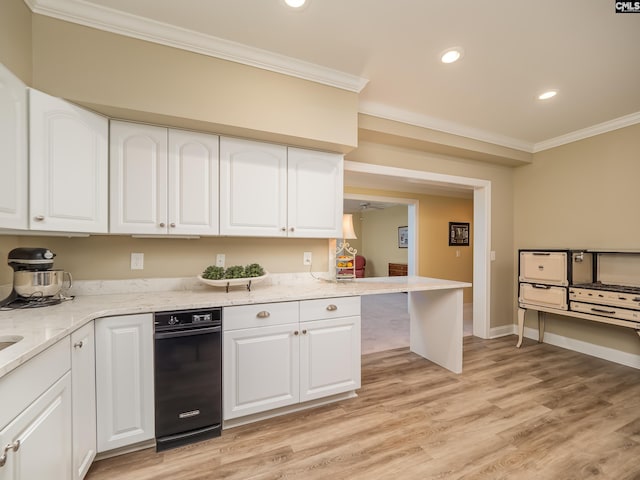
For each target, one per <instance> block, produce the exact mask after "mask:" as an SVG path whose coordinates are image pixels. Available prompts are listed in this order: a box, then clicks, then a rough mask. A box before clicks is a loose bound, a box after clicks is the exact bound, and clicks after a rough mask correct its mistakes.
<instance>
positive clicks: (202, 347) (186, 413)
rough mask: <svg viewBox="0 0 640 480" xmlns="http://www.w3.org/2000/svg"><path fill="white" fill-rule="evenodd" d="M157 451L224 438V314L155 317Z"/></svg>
mask: <svg viewBox="0 0 640 480" xmlns="http://www.w3.org/2000/svg"><path fill="white" fill-rule="evenodd" d="M154 323H155V328H154V360H155V366H154V368H155V427H156V450H157V451H162V450H167V449H169V448H174V447H179V446H182V445H186V444H188V443H192V442H197V441H200V440H204V439H207V438H213V437H217V436H220V434H221V431H222V338H221V337H222V331H221V330H222V308H210V309H207V310H198V311H195V310H184V311H179V312H161V313H157V314H156V315H155V322H154Z"/></svg>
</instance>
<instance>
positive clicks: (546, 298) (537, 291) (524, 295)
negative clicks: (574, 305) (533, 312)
mask: <svg viewBox="0 0 640 480" xmlns="http://www.w3.org/2000/svg"><path fill="white" fill-rule="evenodd" d="M518 302H520V303H526V304H529V305H539V306H542V307H550V308H559V309H561V310H567V289H566V288H564V287H551V286H548V285H532V284H528V283H521V284H520V296H519V297H518Z"/></svg>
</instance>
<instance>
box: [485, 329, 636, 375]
mask: <svg viewBox="0 0 640 480" xmlns="http://www.w3.org/2000/svg"><path fill="white" fill-rule="evenodd" d="M517 334H518V326H517V325H503V326H502V327H495V328H492V329H491V330H489V338H498V337H504V336H507V335H517ZM524 336H525V337H526V338H530V339H532V340H536V341H537V340H538V329H537V328H529V327H524ZM544 343H548V344H549V345H555V346H556V347H561V348H566V349H567V350H573V351H574V352H580V353H584V354H585V355H591V356H592V357H597V358H602V359H603V360H608V361H610V362H614V363H619V364H620V365H626V366H627V367H632V368H637V369H640V355H636V354H634V353H627V352H621V351H620V350H616V349H615V348H609V347H603V346H602V345H596V344H595V343H589V342H583V341H582V340H576V339H575V338H569V337H564V336H562V335H558V334H555V333H549V332H545V333H544Z"/></svg>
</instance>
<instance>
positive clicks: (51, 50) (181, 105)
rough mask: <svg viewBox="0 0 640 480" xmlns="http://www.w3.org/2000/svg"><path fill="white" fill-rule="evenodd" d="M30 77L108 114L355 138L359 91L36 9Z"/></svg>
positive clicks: (289, 139) (318, 142)
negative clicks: (43, 13) (38, 12)
mask: <svg viewBox="0 0 640 480" xmlns="http://www.w3.org/2000/svg"><path fill="white" fill-rule="evenodd" d="M33 65H34V66H33V86H34V87H35V88H38V89H40V90H43V91H45V92H47V93H50V94H52V95H55V96H60V97H63V98H67V99H69V100H72V101H75V102H78V103H83V104H88V105H91V106H92V107H93V108H95V109H97V110H100V111H103V112H104V113H107V114H109V115H111V116H116V117H122V118H127V119H132V120H141V121H149V122H152V123H160V124H167V125H170V126H178V127H185V128H194V129H199V130H207V131H213V132H215V133H223V134H231V135H239V136H246V137H249V138H254V139H259V140H271V141H276V142H284V143H292V144H296V145H302V146H311V147H317V148H325V149H328V150H335V151H347V150H351V149H352V148H353V147H355V146H356V145H357V127H358V117H357V111H358V95H357V94H356V93H353V92H347V91H345V90H341V89H338V88H333V87H329V86H326V85H321V84H318V83H314V82H310V81H306V80H301V79H299V78H294V77H290V76H286V75H281V74H278V73H273V72H269V71H266V70H262V69H258V68H254V67H249V66H246V65H241V64H238V63H234V62H230V61H226V60H220V59H217V58H213V57H208V56H205V55H200V54H196V53H192V52H187V51H184V50H178V49H176V48H171V47H166V46H163V45H158V44H154V43H150V42H145V41H142V40H137V39H133V38H129V37H124V36H121V35H116V34H113V33H108V32H103V31H100V30H96V29H92V28H88V27H83V26H80V25H76V24H72V23H68V22H64V21H61V20H56V19H53V18H50V17H44V16H41V15H34V16H33Z"/></svg>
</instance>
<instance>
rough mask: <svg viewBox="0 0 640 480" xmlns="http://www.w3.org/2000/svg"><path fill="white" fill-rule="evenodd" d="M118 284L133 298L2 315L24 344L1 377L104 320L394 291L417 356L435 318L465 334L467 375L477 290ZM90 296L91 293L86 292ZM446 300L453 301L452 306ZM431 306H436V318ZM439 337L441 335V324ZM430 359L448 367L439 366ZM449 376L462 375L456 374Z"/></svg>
mask: <svg viewBox="0 0 640 480" xmlns="http://www.w3.org/2000/svg"><path fill="white" fill-rule="evenodd" d="M79 283H80V282H79ZM87 283H91V282H87ZM93 283H94V291H100V292H105V291H110V289H111V290H113V289H114V288H113V285H114V283H115V282H111V283H109V284H106V283H103V282H93ZM118 284H119V285H120V287H121V289H122V287H123V286H125V288H124V290H125V291H129V292H132V293H109V294H103V295H99V294H93V295H83V294H77V295H76V297H75V298H74V299H73V300H71V301H67V302H63V303H61V304H59V305H55V306H50V307H42V308H31V309H23V310H11V311H3V312H0V342H3V341H8V340H9V341H11V340H16V339H19V341H18V342H16V343H15V344H13V345H11V346H10V347H8V348H5V349H3V350H0V377H2V376H4V375H6V374H7V373H9V372H10V371H12V370H14V369H15V368H16V367H18V366H19V365H21V364H23V363H24V362H26V361H27V360H29V359H30V358H33V357H34V356H35V355H37V354H38V353H40V352H42V351H44V350H45V349H46V348H48V347H50V346H51V345H53V344H54V343H56V342H57V341H58V340H60V339H62V338H64V337H65V336H67V335H69V334H71V333H72V332H73V331H75V330H77V329H78V328H80V327H82V326H83V325H85V324H86V323H88V322H90V321H92V320H94V319H96V318H100V317H108V316H114V315H128V314H136V313H153V312H162V311H176V310H188V309H205V308H208V307H213V306H217V307H226V306H231V305H249V304H257V303H269V302H286V301H296V300H307V299H317V298H331V297H348V296H361V295H376V294H382V293H394V292H410V293H409V310H410V315H411V317H412V322H411V331H412V334H411V337H412V342H411V344H412V345H411V348H412V350H413V351H416V353H419V354H421V355H423V356H426V355H425V351H424V349H425V348H427V349H428V348H429V347H428V346H427V345H424V341H425V339H424V338H419V339H418V338H416V342H414V338H413V337H414V336H419V337H423V336H424V331H423V329H424V328H425V326H426V325H427V324H428V322H429V321H431V319H432V317H433V316H434V315H436V316H438V318H439V321H440V323H442V322H444V326H445V327H446V328H445V330H450V332H449V333H448V334H447V338H449V337H456V336H458V333H459V340H460V342H459V343H460V352H457V353H454V356H459V357H460V362H459V363H460V369H461V365H462V351H461V346H462V289H463V288H467V287H470V286H471V284H470V283H464V282H456V281H452V280H442V279H436V278H427V277H376V278H362V279H356V280H352V281H348V282H338V283H336V282H331V281H326V280H321V279H316V278H311V277H310V276H304V277H295V276H293V277H292V276H283V277H282V278H278V277H277V276H273V278H269V279H267V281H265V282H263V283H260V284H257V285H254V286H252V288H251V291H249V290H247V289H246V288H244V287H234V288H233V289H231V290H230V291H229V292H228V293H227V292H226V291H225V290H224V289H221V288H214V287H207V286H205V285H200V284H191V283H189V282H186V283H185V282H182V283H180V282H178V283H176V282H174V283H173V284H172V288H173V289H171V290H165V291H149V289H152V290H153V289H157V285H154V284H153V283H151V284H150V283H149V282H148V281H144V280H138V281H122V282H118ZM176 285H177V286H176ZM145 290H146V291H145ZM87 291H91V288H87V289H85V292H87ZM430 292H431V293H430ZM443 300H446V301H445V303H446V305H445V304H444V303H443ZM458 304H459V305H458ZM432 307H434V308H435V307H437V311H436V310H432ZM443 308H444V310H442V309H443ZM445 317H447V318H445ZM458 317H459V318H458ZM425 322H427V323H425ZM458 324H459V328H458ZM447 325H448V326H449V327H451V328H449V327H447ZM430 330H431V329H430ZM437 330H442V325H440V326H439V327H437V329H436V331H437ZM454 330H455V331H454ZM458 330H459V332H458ZM420 332H422V333H420ZM434 333H436V332H434ZM414 334H415V335H414ZM414 343H415V345H414ZM449 343H450V342H449ZM427 353H428V354H429V355H430V352H427ZM458 353H459V355H458ZM426 358H429V359H432V360H433V361H435V362H436V363H439V364H441V365H443V363H442V362H441V361H439V360H438V359H433V358H430V357H429V356H426ZM443 366H445V367H446V368H450V367H449V366H447V365H443ZM450 369H451V370H453V371H456V368H450Z"/></svg>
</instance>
